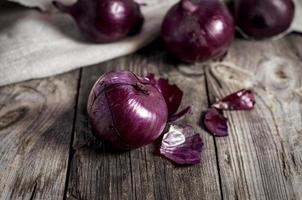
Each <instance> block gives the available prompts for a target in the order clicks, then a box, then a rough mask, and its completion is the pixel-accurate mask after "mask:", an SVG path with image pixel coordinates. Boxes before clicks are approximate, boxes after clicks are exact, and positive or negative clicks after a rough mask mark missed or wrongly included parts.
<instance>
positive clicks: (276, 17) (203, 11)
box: [161, 0, 295, 63]
mask: <svg viewBox="0 0 302 200" xmlns="http://www.w3.org/2000/svg"><path fill="white" fill-rule="evenodd" d="M232 3H233V5H234V7H231V10H233V11H234V13H233V15H234V17H235V22H236V23H234V22H233V16H232V15H231V14H230V12H229V10H228V9H227V7H226V6H225V5H224V4H223V3H222V2H221V1H219V0H181V1H180V2H179V3H177V4H176V5H174V6H173V7H172V8H171V9H170V10H169V11H168V13H167V15H166V16H165V18H164V21H163V24H162V28H161V37H162V39H163V41H164V43H165V46H166V48H167V49H168V51H169V52H170V53H171V54H173V55H175V56H176V57H177V58H179V59H180V60H182V61H184V62H188V63H192V62H196V61H205V60H209V59H213V58H217V57H220V56H222V55H224V54H225V53H226V52H227V50H228V48H229V46H230V44H231V42H232V40H233V36H234V30H235V24H236V25H237V26H238V28H239V30H240V32H241V33H242V34H243V35H244V36H248V37H250V38H255V39H263V38H268V37H273V36H277V35H279V34H282V33H284V32H286V31H288V29H289V27H290V25H291V23H292V21H293V18H294V10H295V6H294V2H293V1H292V0H233V2H232Z"/></svg>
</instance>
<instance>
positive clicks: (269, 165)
mask: <svg viewBox="0 0 302 200" xmlns="http://www.w3.org/2000/svg"><path fill="white" fill-rule="evenodd" d="M291 37H295V36H289V37H287V38H285V39H281V40H277V41H259V42H255V41H252V42H251V41H243V40H236V42H235V44H234V45H233V47H232V48H231V50H230V52H229V55H228V56H227V58H226V59H225V60H224V61H223V62H222V63H220V64H219V63H218V64H212V65H210V66H209V67H208V68H207V70H206V77H207V81H208V86H209V91H210V96H211V98H210V99H211V102H213V101H214V100H215V97H218V98H221V97H223V96H225V95H226V94H229V93H231V92H234V91H236V90H238V89H241V88H245V87H249V86H250V87H252V88H254V89H255V91H256V93H257V103H256V107H255V109H254V110H253V111H246V112H245V111H242V112H225V115H226V117H227V118H228V119H229V128H230V135H229V137H227V138H217V139H215V140H216V143H217V150H218V160H219V169H220V175H221V179H222V192H223V197H224V199H274V200H275V199H280V200H281V199H282V200H285V199H301V198H302V193H301V191H302V163H301V160H302V143H301V141H302V140H301V139H302V138H301V137H302V136H301V135H302V132H301V131H302V115H301V107H302V106H301V105H302V104H301V97H299V96H298V95H297V94H296V92H295V91H296V89H297V88H299V87H301V75H302V65H301V56H300V58H298V57H297V56H296V55H298V54H297V52H295V50H294V48H293V45H291V44H290V41H291V40H292V39H291ZM294 43H295V44H294V45H297V48H296V49H298V48H300V47H298V46H301V44H302V40H301V38H298V37H295V39H294ZM299 55H301V49H300V54H299ZM233 65H235V66H233ZM230 66H233V67H230Z"/></svg>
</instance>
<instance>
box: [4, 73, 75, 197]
mask: <svg viewBox="0 0 302 200" xmlns="http://www.w3.org/2000/svg"><path fill="white" fill-rule="evenodd" d="M77 83H78V72H73V73H69V74H65V75H61V76H56V77H53V78H48V79H42V80H35V81H29V82H25V83H20V84H16V85H11V86H6V87H2V88H0V199H22V200H23V199H24V200H26V199H62V198H63V196H64V188H65V182H66V174H67V167H68V166H67V165H68V156H69V148H70V142H71V134H72V127H73V118H74V105H75V99H76V93H77Z"/></svg>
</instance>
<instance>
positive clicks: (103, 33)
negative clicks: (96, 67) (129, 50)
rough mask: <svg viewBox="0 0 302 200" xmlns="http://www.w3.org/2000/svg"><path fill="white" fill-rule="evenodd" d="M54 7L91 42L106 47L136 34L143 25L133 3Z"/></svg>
mask: <svg viewBox="0 0 302 200" xmlns="http://www.w3.org/2000/svg"><path fill="white" fill-rule="evenodd" d="M54 5H55V6H56V7H57V8H58V9H59V10H61V11H62V12H65V13H68V14H70V15H71V16H72V17H73V18H74V20H75V21H76V23H77V25H78V27H79V28H80V30H81V31H82V33H83V34H84V35H86V36H87V38H89V39H90V40H91V41H94V42H100V43H107V42H114V41H117V40H120V39H122V38H125V37H126V36H127V35H129V34H134V33H137V32H138V31H139V30H140V29H141V27H142V24H143V22H144V18H143V16H142V13H141V11H140V7H139V5H138V4H137V3H136V2H134V1H133V0H78V1H77V2H76V3H75V4H73V5H71V6H64V5H62V4H61V3H59V2H54Z"/></svg>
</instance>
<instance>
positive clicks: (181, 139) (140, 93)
mask: <svg viewBox="0 0 302 200" xmlns="http://www.w3.org/2000/svg"><path fill="white" fill-rule="evenodd" d="M182 95H183V93H182V91H181V90H180V89H179V88H178V87H177V86H176V85H170V84H169V82H168V80H166V79H159V80H156V79H155V77H154V74H149V75H148V76H146V77H139V76H137V75H135V74H134V73H132V72H129V71H111V72H108V73H106V74H104V75H103V76H101V77H100V78H99V79H98V80H97V82H96V83H95V85H94V86H93V88H92V90H91V93H90V96H89V100H88V106H87V111H88V116H89V121H90V124H91V126H92V128H93V130H94V133H95V135H96V137H98V138H100V139H102V140H104V141H106V142H109V143H111V144H112V145H113V146H115V147H117V148H121V149H134V148H138V147H141V146H144V145H147V144H150V143H152V142H154V141H155V140H156V139H157V138H159V137H160V136H161V135H162V134H163V131H164V128H165V127H166V126H167V123H168V122H172V121H175V120H177V119H179V118H180V117H182V116H183V115H184V114H186V113H187V112H188V111H189V110H190V107H187V108H185V109H184V110H182V111H180V112H178V113H176V112H177V110H178V108H179V106H180V104H181V100H182ZM175 130H177V131H175ZM167 134H168V136H167ZM163 138H164V139H163V143H162V145H161V151H160V152H161V154H162V155H164V156H166V157H167V158H169V159H171V160H173V161H174V162H176V163H178V164H196V163H197V162H199V161H200V152H201V148H202V140H201V138H200V136H199V134H197V133H195V132H194V130H193V129H192V128H191V127H188V126H186V127H182V126H174V129H170V130H169V131H168V132H167V133H166V134H165V135H164V136H163Z"/></svg>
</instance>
